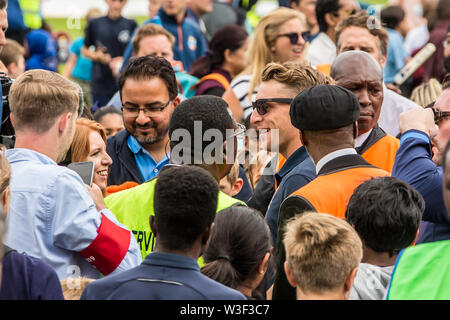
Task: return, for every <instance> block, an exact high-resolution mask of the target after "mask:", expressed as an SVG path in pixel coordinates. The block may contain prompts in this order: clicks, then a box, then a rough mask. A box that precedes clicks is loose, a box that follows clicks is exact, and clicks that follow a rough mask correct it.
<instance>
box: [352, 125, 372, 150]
mask: <svg viewBox="0 0 450 320" xmlns="http://www.w3.org/2000/svg"><path fill="white" fill-rule="evenodd" d="M372 130H373V128H372V129H370V130H369V131H367V132H366V133H363V134H361V135H359V136H357V137H356V138H355V148H359V147H361V146H362V144H363V143H364V142H365V141H366V139H367V138H368V137H369V135H370V134H371V133H372Z"/></svg>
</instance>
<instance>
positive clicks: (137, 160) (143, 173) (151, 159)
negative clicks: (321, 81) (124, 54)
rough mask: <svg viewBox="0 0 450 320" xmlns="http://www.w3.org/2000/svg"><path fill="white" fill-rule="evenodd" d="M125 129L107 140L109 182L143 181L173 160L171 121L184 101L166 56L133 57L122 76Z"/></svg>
mask: <svg viewBox="0 0 450 320" xmlns="http://www.w3.org/2000/svg"><path fill="white" fill-rule="evenodd" d="M119 92H120V98H121V102H122V112H123V113H122V116H123V123H124V126H125V130H123V131H121V132H119V133H117V134H116V135H115V136H113V137H111V138H109V139H108V141H107V152H108V154H109V156H110V157H111V158H112V160H113V164H112V165H111V167H110V172H109V176H108V185H121V184H123V183H124V182H127V181H135V182H137V183H139V184H140V183H142V182H144V181H147V180H150V179H152V178H154V177H155V176H156V175H157V174H158V172H159V171H160V170H161V168H162V167H163V166H164V165H166V164H168V163H169V158H168V152H169V150H168V148H167V144H168V142H169V135H168V131H169V120H170V117H171V115H172V112H173V110H174V109H175V108H176V106H177V105H178V104H179V103H180V98H179V97H178V87H177V81H176V79H175V72H174V70H173V68H172V66H171V64H170V62H169V61H167V60H166V59H165V58H162V57H154V56H142V57H138V58H133V59H131V60H130V61H129V63H128V65H127V67H126V68H125V70H124V72H123V73H122V75H121V76H120V78H119Z"/></svg>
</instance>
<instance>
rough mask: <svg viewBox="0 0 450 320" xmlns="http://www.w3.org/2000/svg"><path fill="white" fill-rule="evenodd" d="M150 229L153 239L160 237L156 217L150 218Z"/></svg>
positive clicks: (151, 216)
mask: <svg viewBox="0 0 450 320" xmlns="http://www.w3.org/2000/svg"><path fill="white" fill-rule="evenodd" d="M149 223H150V229H152V233H153V237H154V238H156V236H157V235H158V229H157V228H156V223H155V216H153V215H150V217H149Z"/></svg>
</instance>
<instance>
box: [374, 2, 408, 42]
mask: <svg viewBox="0 0 450 320" xmlns="http://www.w3.org/2000/svg"><path fill="white" fill-rule="evenodd" d="M380 14H381V22H382V23H383V24H384V25H385V26H386V28H389V29H392V30H396V31H398V32H400V33H401V34H402V36H404V37H405V36H406V34H407V33H408V27H407V23H406V19H405V11H404V10H403V9H402V7H400V6H389V7H386V8H384V9H383V10H381V13H380Z"/></svg>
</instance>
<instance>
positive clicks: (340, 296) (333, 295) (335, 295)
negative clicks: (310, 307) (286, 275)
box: [297, 288, 346, 300]
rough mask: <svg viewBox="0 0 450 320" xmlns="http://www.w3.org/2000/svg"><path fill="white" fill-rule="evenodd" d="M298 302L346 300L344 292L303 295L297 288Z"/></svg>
mask: <svg viewBox="0 0 450 320" xmlns="http://www.w3.org/2000/svg"><path fill="white" fill-rule="evenodd" d="M297 300H346V299H345V296H344V294H343V292H324V293H321V294H316V293H308V294H305V293H302V292H301V291H300V290H299V289H298V288H297Z"/></svg>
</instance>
